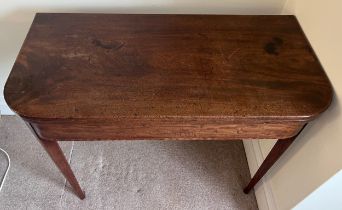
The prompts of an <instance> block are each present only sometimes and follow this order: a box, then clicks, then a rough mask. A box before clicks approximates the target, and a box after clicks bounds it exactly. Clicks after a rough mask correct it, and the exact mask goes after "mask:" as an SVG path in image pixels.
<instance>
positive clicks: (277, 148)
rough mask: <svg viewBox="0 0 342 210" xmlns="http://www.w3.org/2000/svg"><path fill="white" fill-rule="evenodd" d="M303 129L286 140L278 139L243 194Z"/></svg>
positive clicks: (249, 189) (256, 181)
mask: <svg viewBox="0 0 342 210" xmlns="http://www.w3.org/2000/svg"><path fill="white" fill-rule="evenodd" d="M304 127H305V125H304V126H303V128H302V129H301V130H300V131H299V132H298V134H297V135H295V136H293V137H291V138H287V139H279V140H278V141H277V142H276V144H275V145H274V146H273V148H272V150H271V151H270V153H269V154H268V155H267V157H266V159H265V160H264V162H263V163H262V164H261V166H260V167H259V169H258V171H257V172H256V173H255V174H254V176H253V178H252V179H251V181H250V182H249V183H248V185H247V186H246V187H245V189H243V192H244V193H246V194H247V193H249V192H250V191H251V189H252V188H253V187H254V186H255V185H256V184H257V183H258V182H259V180H260V179H261V178H262V177H263V176H264V175H265V174H266V173H267V171H268V170H269V169H270V168H271V167H272V166H273V164H274V163H275V162H276V161H277V160H278V159H279V157H280V156H281V155H282V154H283V153H284V152H285V151H286V149H287V148H288V147H289V146H290V145H291V144H292V142H294V140H295V139H296V138H297V136H298V135H299V134H300V133H301V131H302V130H303V129H304Z"/></svg>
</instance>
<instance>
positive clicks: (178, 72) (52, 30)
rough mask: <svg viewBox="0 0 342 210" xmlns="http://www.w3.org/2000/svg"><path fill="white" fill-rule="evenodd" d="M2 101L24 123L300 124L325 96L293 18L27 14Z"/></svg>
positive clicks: (323, 81)
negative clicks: (183, 120)
mask: <svg viewBox="0 0 342 210" xmlns="http://www.w3.org/2000/svg"><path fill="white" fill-rule="evenodd" d="M5 98H6V101H7V103H8V105H9V106H10V107H11V109H12V110H13V111H15V112H16V113H17V114H19V115H20V116H22V117H24V118H25V119H27V120H31V121H35V120H36V121H48V120H54V121H56V120H62V121H63V120H65V119H67V120H68V119H69V120H76V119H79V120H84V119H112V118H117V117H121V119H129V118H132V119H139V118H141V119H145V118H149V119H150V118H156V119H157V118H158V119H160V118H162V119H163V118H167V117H174V118H177V117H190V118H191V117H194V119H199V118H201V117H212V118H215V117H217V118H218V120H217V121H220V120H219V119H226V120H239V121H245V122H251V121H253V122H260V123H263V122H265V121H277V122H280V121H293V122H298V121H302V122H304V121H308V120H311V119H313V118H315V117H316V116H318V114H320V113H321V112H323V111H324V110H325V109H326V108H327V107H328V106H329V104H330V101H331V98H332V88H331V85H330V82H329V80H328V78H327V76H326V74H325V73H324V70H323V69H322V67H321V65H320V64H319V62H318V60H317V58H316V56H315V54H314V52H313V51H312V49H311V47H310V45H309V43H308V41H307V40H306V38H305V36H304V34H303V32H302V30H301V28H300V26H299V24H298V23H297V21H296V19H295V17H294V16H230V15H227V16H223V15H116V14H37V15H36V17H35V19H34V21H33V24H32V26H31V28H30V31H29V33H28V35H27V37H26V40H25V42H24V44H23V47H22V49H21V51H20V53H19V55H18V58H17V60H16V62H15V64H14V66H13V69H12V72H11V74H10V76H9V78H8V81H7V83H6V87H5ZM127 122H129V120H128V121H127Z"/></svg>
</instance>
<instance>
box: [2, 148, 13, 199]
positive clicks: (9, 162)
mask: <svg viewBox="0 0 342 210" xmlns="http://www.w3.org/2000/svg"><path fill="white" fill-rule="evenodd" d="M0 150H1V151H2V152H3V153H5V155H6V157H7V161H8V166H7V169H6V172H5V175H4V176H3V177H2V180H1V184H0V192H1V190H2V186H4V183H5V179H6V176H7V174H8V171H9V169H10V166H11V159H10V157H9V155H8V153H7V152H6V151H5V150H3V149H1V148H0Z"/></svg>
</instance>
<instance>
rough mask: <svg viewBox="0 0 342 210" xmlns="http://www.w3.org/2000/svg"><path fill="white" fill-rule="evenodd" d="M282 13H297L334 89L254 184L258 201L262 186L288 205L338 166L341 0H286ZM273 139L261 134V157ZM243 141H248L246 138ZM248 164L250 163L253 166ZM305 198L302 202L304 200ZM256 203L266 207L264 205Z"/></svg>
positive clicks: (341, 157) (341, 160) (341, 161)
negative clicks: (317, 113)
mask: <svg viewBox="0 0 342 210" xmlns="http://www.w3.org/2000/svg"><path fill="white" fill-rule="evenodd" d="M283 13H284V14H295V15H296V16H297V18H298V20H299V22H300V24H301V26H302V28H303V30H304V32H305V34H306V36H307V37H308V39H309V41H310V43H311V44H312V47H313V48H314V50H315V52H316V54H317V55H318V58H319V60H320V61H321V63H322V65H323V67H324V69H325V71H326V73H327V74H328V77H329V78H330V80H331V82H332V85H333V87H334V89H335V98H334V100H333V103H332V105H331V107H330V108H329V109H328V111H327V112H325V113H324V114H323V115H322V116H321V117H320V118H319V119H317V120H315V121H314V122H312V123H311V124H309V125H308V126H307V127H306V128H305V130H304V131H303V132H302V134H301V135H300V136H299V138H298V139H297V140H296V142H295V143H294V144H293V145H292V146H291V147H290V148H289V150H288V151H287V152H286V154H284V156H283V157H282V158H281V159H280V160H279V161H278V163H276V164H275V166H274V168H272V169H271V171H270V173H269V174H268V176H267V177H266V179H265V180H264V183H263V184H259V185H258V187H257V189H256V192H257V193H256V194H257V197H259V198H260V199H259V200H258V202H261V203H262V200H261V198H264V197H265V195H264V193H265V191H264V189H266V192H267V193H269V192H270V191H271V192H272V195H271V197H272V199H274V200H273V202H272V201H271V205H272V206H273V207H274V208H278V209H290V208H292V207H294V206H296V205H297V204H298V203H299V202H301V201H302V200H303V199H305V198H306V197H307V196H309V197H310V194H311V193H312V192H313V191H314V190H315V189H316V188H318V187H319V186H320V185H322V184H323V183H325V181H326V180H328V179H329V178H330V177H332V176H333V175H334V174H336V173H337V172H338V171H339V170H340V169H342V152H341V149H342V115H341V95H342V57H341V56H342V1H341V0H330V1H323V0H321V1H319V0H288V2H287V3H286V5H285V7H284V10H283ZM273 144H274V141H270V140H268V141H266V140H263V141H259V144H258V145H257V146H256V148H257V147H259V153H260V154H262V156H263V157H265V156H266V155H267V153H268V151H269V150H270V148H271V147H272V146H273ZM245 146H247V147H248V145H246V142H245ZM247 147H246V148H247ZM256 150H258V149H256ZM246 151H247V150H246ZM247 156H249V164H253V161H254V162H255V160H254V159H256V158H255V157H253V151H252V152H249V153H248V151H247ZM253 158H254V159H253ZM260 162H261V161H260ZM253 167H254V168H255V164H254V166H253V165H252V172H254V171H253ZM254 170H255V169H254ZM340 187H341V186H340ZM323 188H324V187H323ZM331 189H333V188H331ZM335 193H338V192H335V191H325V195H326V196H331V197H333V196H332V195H334V194H335ZM329 194H330V195H329ZM341 196H342V195H340V199H341ZM315 197H316V198H317V196H315ZM322 199H323V198H322ZM310 201H312V200H311V199H308V200H307V201H306V203H305V205H306V206H309V205H310V203H309V202H310ZM264 203H265V200H264V202H263V203H262V204H264ZM339 208H340V209H341V208H342V206H340V207H339ZM260 209H261V210H263V209H267V207H266V206H265V205H263V206H262V208H260ZM300 209H303V208H302V207H301V208H300ZM326 209H334V208H333V207H328V206H327V208H326Z"/></svg>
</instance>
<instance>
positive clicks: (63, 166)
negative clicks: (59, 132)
mask: <svg viewBox="0 0 342 210" xmlns="http://www.w3.org/2000/svg"><path fill="white" fill-rule="evenodd" d="M38 140H39V142H40V143H41V145H42V146H43V147H44V149H45V150H46V152H47V153H48V154H49V155H50V157H51V159H52V160H53V162H55V164H56V166H57V167H58V168H59V170H60V171H61V172H62V173H63V175H64V177H65V178H66V179H67V180H68V182H69V183H70V185H71V186H72V188H73V189H74V191H75V193H76V195H77V196H78V197H79V198H80V199H82V200H83V199H84V198H85V194H84V192H83V191H82V189H81V187H80V185H79V184H78V182H77V179H76V177H75V175H74V173H73V172H72V170H71V168H70V165H69V163H68V161H67V160H66V159H65V157H64V154H63V151H62V150H61V148H60V147H59V145H58V143H57V142H56V141H46V140H41V139H38Z"/></svg>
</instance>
